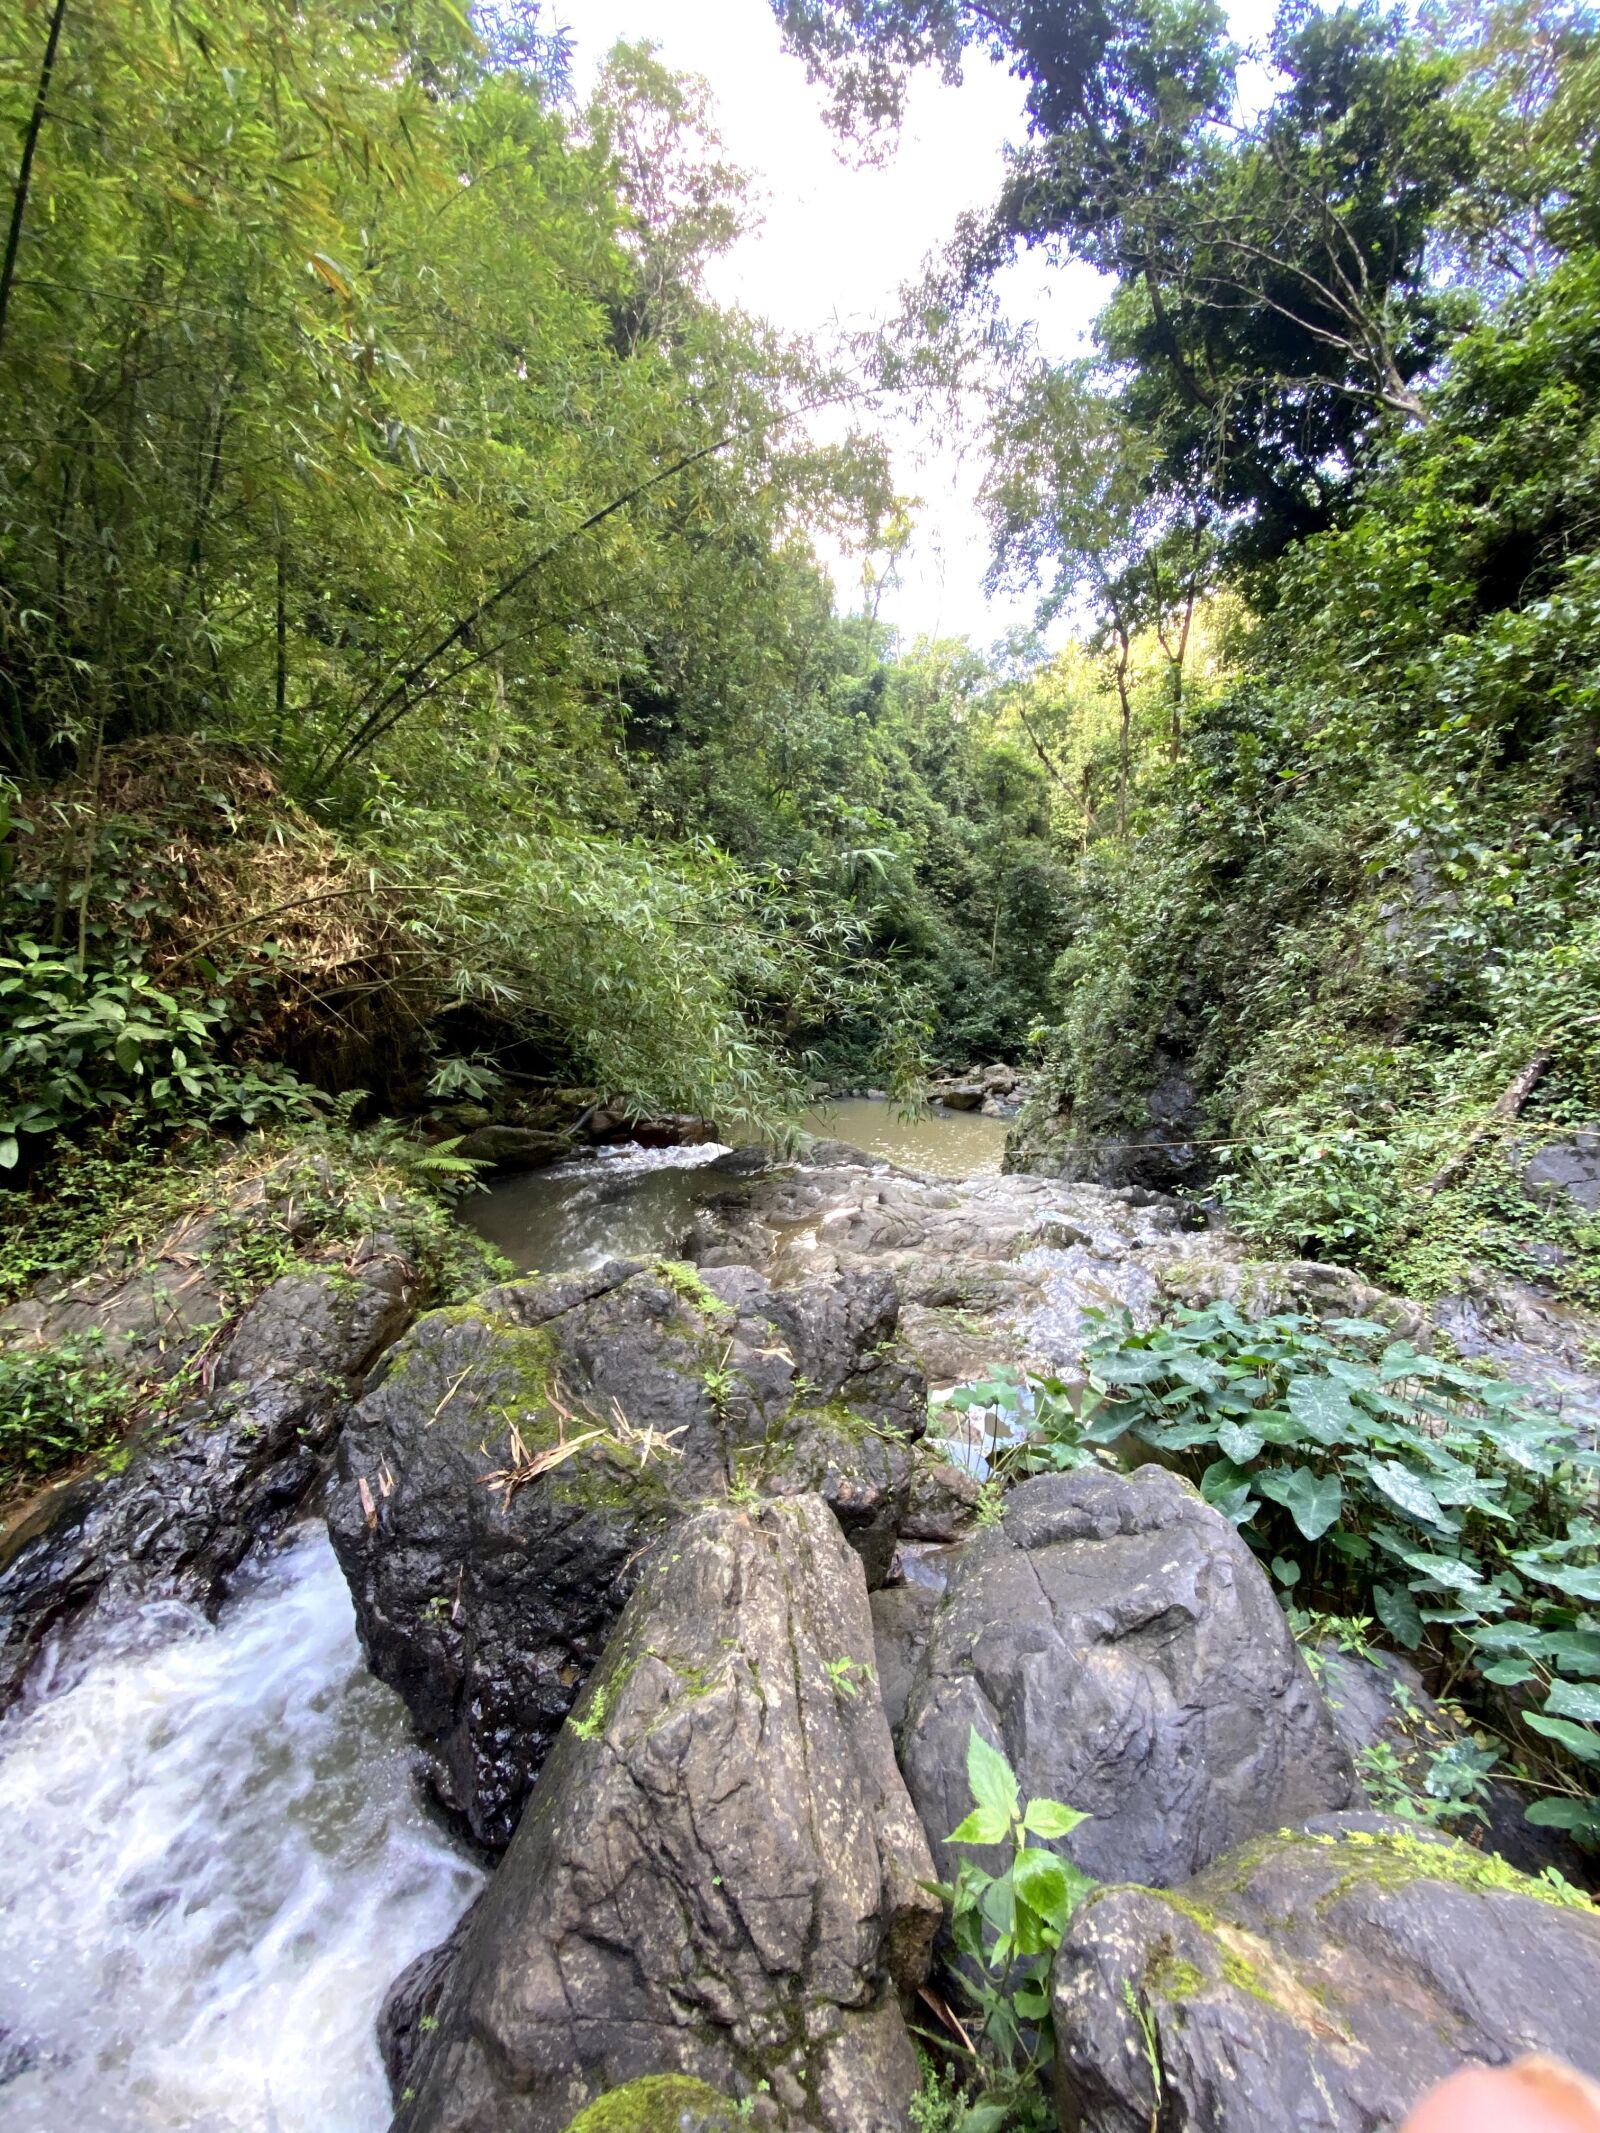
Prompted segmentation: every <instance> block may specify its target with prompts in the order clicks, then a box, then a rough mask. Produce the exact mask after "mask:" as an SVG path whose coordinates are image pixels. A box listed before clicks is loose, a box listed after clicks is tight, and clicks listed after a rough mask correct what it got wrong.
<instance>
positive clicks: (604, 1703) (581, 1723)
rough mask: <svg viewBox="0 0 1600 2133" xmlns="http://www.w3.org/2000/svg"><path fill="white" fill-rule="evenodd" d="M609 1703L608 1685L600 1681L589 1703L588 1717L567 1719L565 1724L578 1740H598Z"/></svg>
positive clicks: (609, 1692)
mask: <svg viewBox="0 0 1600 2133" xmlns="http://www.w3.org/2000/svg"><path fill="white" fill-rule="evenodd" d="M610 1703H611V1688H610V1684H609V1683H608V1682H604V1681H602V1682H601V1684H600V1686H599V1687H598V1688H597V1689H596V1690H595V1692H594V1697H593V1699H592V1701H591V1702H590V1705H589V1715H588V1717H587V1718H569V1719H568V1720H567V1724H568V1725H569V1726H570V1727H571V1728H572V1730H573V1732H574V1733H576V1734H577V1736H578V1738H579V1740H597V1739H598V1738H599V1736H600V1730H601V1728H602V1727H603V1726H604V1724H605V1722H606V1711H607V1709H608V1708H609V1706H610Z"/></svg>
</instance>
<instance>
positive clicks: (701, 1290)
mask: <svg viewBox="0 0 1600 2133" xmlns="http://www.w3.org/2000/svg"><path fill="white" fill-rule="evenodd" d="M650 1271H651V1273H652V1274H654V1275H655V1277H656V1279H657V1281H659V1282H662V1283H664V1284H665V1286H666V1287H667V1288H669V1289H670V1290H671V1291H672V1293H673V1295H674V1296H677V1297H679V1298H681V1300H682V1301H683V1302H684V1303H686V1304H691V1305H693V1307H694V1309H695V1310H697V1311H701V1312H704V1313H705V1315H706V1316H707V1317H708V1318H724V1319H725V1318H730V1317H732V1315H733V1313H732V1308H731V1306H730V1305H728V1304H725V1303H724V1302H723V1300H722V1298H721V1297H720V1296H719V1295H718V1294H717V1292H716V1291H715V1289H712V1288H709V1287H708V1286H707V1284H706V1282H705V1281H704V1279H703V1278H702V1276H701V1273H700V1270H699V1268H698V1267H694V1266H691V1265H690V1264H689V1262H688V1260H687V1259H658V1260H657V1261H656V1262H655V1264H654V1266H652V1267H651V1269H650Z"/></svg>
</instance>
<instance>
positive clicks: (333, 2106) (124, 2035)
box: [0, 1526, 481, 2133]
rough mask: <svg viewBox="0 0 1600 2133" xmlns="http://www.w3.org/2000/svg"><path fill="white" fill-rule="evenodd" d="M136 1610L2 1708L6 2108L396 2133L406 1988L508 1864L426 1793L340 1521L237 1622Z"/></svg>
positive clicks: (0, 1940) (141, 2124)
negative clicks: (398, 2024) (482, 1853)
mask: <svg viewBox="0 0 1600 2133" xmlns="http://www.w3.org/2000/svg"><path fill="white" fill-rule="evenodd" d="M128 1627H129V1626H128V1625H125V1633H126V1630H127V1628H128ZM136 1627H137V1630H138V1633H139V1642H138V1646H137V1648H134V1649H123V1650H108V1651H105V1652H103V1653H102V1654H101V1656H100V1657H98V1658H97V1659H95V1660H94V1661H93V1662H92V1663H91V1664H90V1665H89V1667H88V1669H87V1671H86V1672H85V1673H84V1674H83V1675H82V1676H81V1678H80V1679H79V1680H78V1681H77V1682H76V1683H75V1684H74V1685H73V1686H72V1687H70V1688H68V1689H66V1690H64V1691H63V1692H62V1693H61V1694H59V1695H57V1696H55V1697H53V1698H52V1699H51V1700H50V1701H49V1702H47V1703H44V1704H42V1705H41V1706H39V1707H38V1708H37V1709H35V1710H33V1711H30V1712H23V1713H20V1714H16V1715H14V1716H13V1717H12V1719H11V1720H10V1721H9V1722H8V1723H7V1725H6V1727H5V1729H4V1731H3V1733H0V1746H3V1749H4V1760H3V1761H0V1825H3V1827H4V1829H5V1833H6V1841H5V1845H4V1847H3V1849H0V2031H3V2034H0V2121H3V2123H4V2125H5V2126H6V2128H7V2133H67V2129H69V2128H70V2129H72V2133H87V2129H89V2128H107V2129H115V2133H147V2129H148V2133H380V2129H381V2128H383V2127H385V2126H387V2124H388V2122H389V2115H390V2112H389V2097H388V2089H387V2086H386V2083H385V2081H384V2076H383V2068H382V2065H381V2063H380V2061H379V2058H378V2050H377V2045H376V2043H375V2041H374V2036H373V2022H374V2019H375V2017H376V2015H377V2010H378V2005H379V2002H380V2001H381V2000H382V1998H383V1995H384V1992H385V1991H386V1990H387V1988H388V1986H389V1983H390V1981H391V1979H392V1978H393V1977H394V1976H395V1974H396V1973H397V1972H398V1971H399V1970H400V1969H401V1968H402V1967H403V1966H404V1965H405V1964H406V1963H408V1962H409V1961H410V1960H411V1958H412V1956H414V1955H416V1954H418V1953H420V1952H421V1950H422V1949H424V1948H427V1947H431V1946H432V1945H433V1944H434V1943H435V1942H436V1941H439V1940H441V1939H442V1938H443V1937H444V1935H445V1934H446V1933H447V1932H448V1931H449V1929H450V1927H451V1926H452V1925H453V1924H454V1922H455V1920H456V1918H457V1917H458V1916H459V1915H460V1913H461V1911H462V1910H463V1909H464V1908H465V1906H466V1904H467V1902H468V1900H469V1899H470V1898H471V1896H472V1895H473V1893H474V1892H475V1890H476V1889H477V1887H478V1884H479V1881H480V1879H481V1875H480V1872H479V1870H478V1868H477V1867H476V1866H474V1865H472V1864H471V1863H469V1861H468V1860H467V1859H466V1858H465V1857H464V1856H463V1855H462V1854H461V1853H460V1852H459V1851H458V1850H457V1849H456V1848H455V1847H454V1846H453V1845H452V1844H451V1843H450V1841H449V1840H448V1839H447V1838H446V1837H445V1836H444V1835H443V1834H442V1833H441V1832H440V1831H439V1830H438V1829H437V1828H436V1827H435V1826H434V1825H433V1823H431V1822H430V1821H429V1820H428V1818H427V1816H426V1815H425V1814H424V1813H423V1810H422V1807H421V1805H420V1802H419V1800H418V1798H417V1794H416V1788H415V1786H414V1785H413V1783H412V1780H411V1774H410V1736H409V1730H408V1727H407V1724H406V1719H405V1712H404V1709H403V1707H402V1705H401V1703H400V1699H399V1698H398V1697H397V1696H395V1695H393V1694H392V1693H391V1692H390V1691H389V1690H388V1689H386V1688H384V1687H383V1686H382V1685H381V1684H380V1683H378V1682H377V1681H375V1680H374V1679H373V1677H372V1676H371V1675H370V1674H369V1673H368V1672H367V1670H366V1667H365V1665H364V1664H363V1662H362V1658H361V1653H360V1649H359V1647H358V1645H357V1643H356V1633H355V1618H354V1615H353V1614H352V1612H351V1607H350V1601H349V1596H348V1594H347V1593H346V1591H345V1584H344V1579H343V1576H342V1575H341V1573H340V1570H339V1566H338V1564H337V1563H336V1562H335V1560H334V1556H333V1550H332V1549H331V1548H330V1547H329V1545H328V1541H327V1537H326V1535H325V1534H324V1533H323V1532H322V1531H321V1529H320V1528H319V1527H309V1526H308V1527H301V1528H299V1529H298V1531H297V1532H296V1534H295V1535H294V1536H293V1538H292V1539H291V1542H290V1544H289V1545H288V1546H287V1547H286V1548H285V1549H284V1550H283V1551H282V1552H281V1553H280V1554H278V1555H277V1556H275V1557H274V1558H273V1559H272V1560H271V1561H270V1562H269V1563H267V1564H266V1565H264V1566H260V1567H259V1568H258V1569H257V1570H256V1572H255V1574H254V1576H253V1578H252V1579H251V1580H250V1581H249V1582H248V1584H247V1586H246V1588H245V1589H243V1590H241V1592H240V1593H239V1594H238V1596H237V1597H236V1598H235V1599H234V1600H233V1601H232V1602H231V1603H230V1605H229V1606H228V1607H227V1608H225V1609H224V1611H223V1614H222V1617H221V1619H220V1620H219V1621H218V1622H217V1623H216V1624H215V1625H212V1624H209V1623H207V1622H206V1621H204V1619H203V1618H202V1617H200V1616H199V1615H197V1614H195V1613H194V1612H192V1611H191V1610H190V1609H187V1608H180V1607H174V1606H170V1605H169V1606H166V1607H157V1608H151V1609H149V1610H147V1611H146V1613H145V1616H144V1618H143V1619H142V1620H141V1621H138V1622H137V1625H136ZM121 1641H124V1642H125V1641H126V1634H125V1636H124V1639H123V1640H121ZM8 2077H9V2078H8Z"/></svg>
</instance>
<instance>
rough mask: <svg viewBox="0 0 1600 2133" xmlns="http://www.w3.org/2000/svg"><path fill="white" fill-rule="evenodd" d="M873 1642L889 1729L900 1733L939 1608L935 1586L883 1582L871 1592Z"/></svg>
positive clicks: (879, 1684) (884, 1711) (879, 1686)
mask: <svg viewBox="0 0 1600 2133" xmlns="http://www.w3.org/2000/svg"><path fill="white" fill-rule="evenodd" d="M871 1605H872V1642H873V1645H874V1647H875V1649H876V1651H877V1654H878V1662H877V1664H878V1694H879V1695H880V1697H881V1698H882V1699H883V1715H884V1717H885V1718H886V1719H887V1720H888V1721H889V1731H890V1732H891V1733H894V1734H898V1733H899V1731H900V1728H901V1726H902V1724H903V1723H904V1721H905V1715H906V1704H907V1702H908V1700H909V1698H910V1695H911V1684H912V1682H913V1681H915V1679H916V1677H917V1668H918V1666H919V1665H920V1664H921V1661H922V1654H923V1650H924V1648H925V1647H926V1645H927V1642H928V1631H929V1630H930V1628H931V1627H932V1626H933V1618H934V1616H935V1615H936V1614H937V1613H938V1611H939V1592H938V1589H937V1588H936V1587H935V1586H932V1585H923V1584H912V1583H910V1582H907V1583H906V1584H904V1585H884V1586H882V1587H881V1588H880V1589H879V1590H878V1591H877V1592H875V1593H873V1594H872V1595H871Z"/></svg>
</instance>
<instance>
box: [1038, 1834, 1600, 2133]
mask: <svg viewBox="0 0 1600 2133" xmlns="http://www.w3.org/2000/svg"><path fill="white" fill-rule="evenodd" d="M1052 1997H1053V2011H1054V2018H1055V2034H1056V2047H1057V2062H1056V2082H1057V2108H1058V2111H1059V2112H1060V2116H1061V2122H1062V2124H1063V2125H1067V2126H1072V2127H1074V2128H1075V2129H1077V2133H1149V2129H1150V2128H1151V2127H1152V2126H1155V2125H1157V2124H1158V2123H1159V2124H1160V2125H1161V2126H1163V2127H1167V2126H1171V2127H1173V2128H1179V2127H1188V2128H1195V2129H1199V2128H1204V2129H1205V2133H1284V2128H1286V2127H1306V2128H1311V2127H1315V2128H1317V2129H1318V2133H1383V2129H1386V2128H1393V2127H1396V2126H1398V2125H1399V2124H1400V2122H1401V2120H1402V2119H1403V2118H1404V2117H1405V2116H1406V2113H1407V2112H1408V2111H1409V2110H1410V2108H1411V2107H1412V2105H1413V2104H1415V2103H1416V2101H1417V2100H1418V2098H1419V2097H1420V2096H1421V2095H1423V2094H1424V2093H1425V2092H1426V2091H1427V2090H1428V2089H1429V2088H1430V2087H1432V2086H1433V2084H1434V2083H1435V2082H1437V2081H1439V2080H1442V2079H1443V2078H1444V2077H1445V2076H1446V2075H1447V2074H1450V2073H1453V2072H1454V2071H1455V2070H1456V2068H1457V2067H1458V2066H1460V2065H1461V2064H1462V2063H1463V2062H1464V2061H1466V2062H1472V2061H1481V2062H1485V2063H1487V2064H1489V2065H1500V2064H1503V2063H1504V2062H1505V2061H1507V2060H1509V2059H1511V2058H1512V2057H1514V2056H1516V2055H1517V2054H1519V2053H1521V2052H1525V2051H1552V2052H1555V2053H1557V2054H1559V2055H1560V2056H1561V2057H1563V2058H1565V2059H1567V2060H1569V2061H1570V2062H1571V2063H1572V2064H1573V2065H1575V2066H1577V2067H1579V2068H1580V2069H1581V2070H1583V2071H1584V2072H1586V2073H1588V2074H1590V2075H1596V2074H1600V2027H1597V2025H1596V2023H1595V2019H1594V2011H1595V2008H1596V2007H1597V2006H1600V1914H1597V1913H1596V1912H1595V1911H1593V1910H1592V1909H1568V1908H1563V1907H1559V1906H1557V1905H1556V1904H1554V1903H1552V1902H1548V1901H1546V1900H1544V1899H1543V1898H1542V1897H1541V1896H1540V1895H1539V1894H1537V1893H1536V1892H1535V1885H1534V1884H1532V1883H1529V1882H1525V1881H1522V1880H1521V1879H1520V1877H1518V1876H1517V1875H1515V1874H1513V1873H1512V1871H1511V1870H1510V1869H1509V1868H1508V1867H1506V1866H1505V1865H1504V1864H1503V1863H1502V1862H1500V1861H1498V1860H1484V1859H1483V1858H1482V1857H1481V1856H1480V1855H1479V1854H1477V1853H1475V1852H1471V1851H1469V1850H1467V1849H1466V1848H1465V1847H1464V1846H1462V1845H1459V1844H1456V1843H1454V1842H1453V1841H1451V1840H1450V1839H1448V1838H1444V1839H1440V1838H1432V1837H1425V1836H1423V1835H1422V1834H1420V1833H1419V1832H1418V1831H1416V1830H1415V1829H1414V1828H1408V1827H1407V1826H1406V1825H1404V1824H1401V1823H1393V1822H1385V1821H1383V1820H1382V1819H1381V1818H1379V1817H1375V1816H1362V1815H1341V1816H1332V1817H1328V1818H1326V1819H1325V1820H1323V1821H1321V1822H1313V1823H1312V1824H1311V1825H1309V1827H1308V1829H1307V1830H1306V1831H1303V1832H1299V1833H1294V1834H1291V1833H1289V1832H1287V1831H1285V1832H1283V1833H1281V1834H1279V1835H1275V1836H1272V1837H1268V1838H1266V1839H1264V1840H1263V1841H1261V1842H1260V1843H1258V1844H1255V1845H1251V1846H1247V1847H1246V1848H1245V1849H1244V1850H1243V1851H1242V1852H1240V1853H1237V1854H1235V1855H1233V1856H1232V1857H1230V1858H1227V1859H1223V1860H1219V1861H1218V1862H1217V1864H1216V1865H1215V1866H1213V1867H1212V1868H1211V1869H1210V1870H1209V1871H1208V1872H1207V1873H1205V1874H1202V1875H1201V1876H1200V1877H1199V1879H1198V1880H1196V1881H1194V1882H1192V1883H1190V1885H1189V1886H1188V1887H1187V1888H1185V1889H1183V1890H1182V1891H1181V1892H1178V1893H1177V1894H1175V1895H1172V1896H1168V1895H1164V1894H1162V1893H1161V1892H1160V1891H1158V1890H1154V1889H1135V1888H1112V1889H1107V1890H1106V1891H1104V1892H1103V1893H1101V1894H1097V1895H1094V1896H1092V1897H1090V1899H1089V1900H1088V1902H1087V1903H1085V1904H1084V1906H1083V1907H1082V1908H1081V1909H1080V1910H1079V1912H1078V1913H1077V1915H1076V1916H1075V1918H1074V1919H1073V1922H1072V1924H1071V1926H1070V1927H1069V1929H1068V1932H1067V1935H1066V1938H1065V1939H1064V1940H1063V1942H1062V1945H1061V1948H1060V1951H1059V1953H1058V1955H1057V1957H1056V1962H1055V1969H1054V1983H1053V1994H1052ZM1152 2057H1153V2058H1154V2061H1155V2065H1156V2067H1157V2068H1159V2087H1158V2079H1157V2075H1156V2073H1155V2072H1154V2071H1153V2069H1152V2064H1151V2061H1152Z"/></svg>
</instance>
